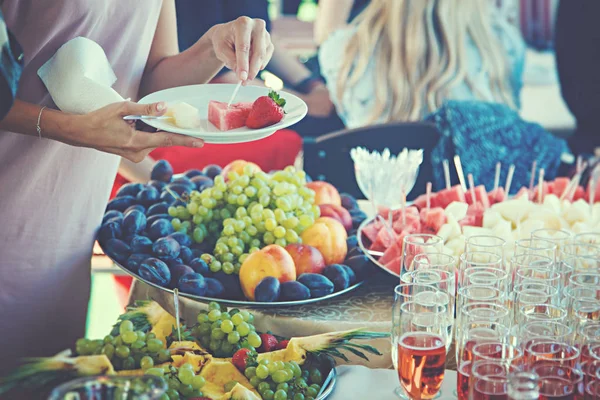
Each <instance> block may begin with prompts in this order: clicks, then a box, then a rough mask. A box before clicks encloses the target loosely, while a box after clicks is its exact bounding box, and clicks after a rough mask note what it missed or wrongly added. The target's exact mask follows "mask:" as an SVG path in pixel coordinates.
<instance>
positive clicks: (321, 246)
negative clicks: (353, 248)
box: [302, 217, 348, 265]
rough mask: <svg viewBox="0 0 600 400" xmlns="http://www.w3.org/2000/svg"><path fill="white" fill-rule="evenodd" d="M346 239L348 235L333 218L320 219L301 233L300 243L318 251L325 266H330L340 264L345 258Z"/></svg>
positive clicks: (346, 249)
mask: <svg viewBox="0 0 600 400" xmlns="http://www.w3.org/2000/svg"><path fill="white" fill-rule="evenodd" d="M347 237H348V234H347V233H346V230H345V229H344V226H343V225H342V224H341V223H340V222H338V221H336V220H335V219H333V218H329V217H321V218H319V219H317V220H316V221H315V223H314V224H313V226H311V227H310V228H308V229H307V230H305V231H304V232H303V233H302V243H303V244H305V245H309V246H313V247H315V248H316V249H317V250H319V251H320V252H321V254H322V255H323V258H324V259H325V264H327V265H331V264H338V263H341V262H343V261H344V259H345V258H346V253H348V246H347V244H346V239H347Z"/></svg>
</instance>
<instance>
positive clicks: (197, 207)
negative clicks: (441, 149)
mask: <svg viewBox="0 0 600 400" xmlns="http://www.w3.org/2000/svg"><path fill="white" fill-rule="evenodd" d="M308 180H310V179H308ZM365 218H366V215H365V214H364V213H363V212H362V211H360V210H359V209H358V205H357V202H356V200H355V199H354V198H352V197H351V196H349V195H345V194H342V195H340V194H339V193H338V191H337V190H336V188H335V187H334V186H333V185H331V184H329V183H327V182H310V181H309V182H307V176H306V174H305V173H304V172H303V171H297V170H296V169H295V168H293V167H287V168H286V169H285V170H282V171H274V172H272V173H270V174H267V173H265V172H263V171H261V170H260V168H259V167H258V166H257V165H256V164H253V163H249V162H246V161H241V160H238V161H234V162H232V163H231V164H229V165H227V166H226V167H225V168H223V169H221V168H220V167H218V166H216V165H210V166H207V167H206V168H204V170H202V171H199V170H192V171H187V172H186V173H185V174H183V175H179V176H174V175H173V169H172V168H171V166H170V165H169V164H168V163H167V162H166V161H164V160H161V161H158V162H157V163H156V165H155V167H154V169H153V171H152V180H151V181H150V182H148V183H147V184H140V183H130V184H126V185H124V186H122V187H121V188H120V189H119V191H118V192H117V195H116V197H115V198H114V199H113V200H111V201H110V202H109V203H108V205H107V208H106V213H105V215H104V218H103V221H102V225H101V227H100V229H99V231H98V242H99V243H100V246H101V248H102V250H103V251H104V253H105V254H106V255H107V256H108V257H110V258H111V259H112V260H113V261H114V262H115V263H116V264H117V265H118V266H119V267H121V268H122V269H123V270H124V271H125V272H127V273H128V274H130V275H132V276H134V277H135V278H137V279H139V280H141V281H143V282H145V283H147V284H149V285H151V286H154V287H157V288H160V289H162V290H166V291H174V289H178V291H179V293H180V295H182V296H185V297H188V298H191V299H195V300H198V301H203V302H209V301H220V302H222V303H225V304H229V305H243V306H255V307H269V306H287V305H293V304H304V303H308V302H314V301H321V300H324V299H328V298H331V297H334V296H339V295H341V294H343V293H347V292H349V291H351V290H353V289H355V288H356V287H358V286H359V285H360V284H362V282H363V281H364V280H365V279H366V278H367V277H368V276H369V271H370V268H372V267H371V265H370V262H369V261H368V259H367V258H366V257H365V256H364V255H363V254H362V252H361V251H360V249H359V248H358V244H357V239H356V229H357V228H358V226H359V225H360V224H361V223H362V221H363V220H364V219H365Z"/></svg>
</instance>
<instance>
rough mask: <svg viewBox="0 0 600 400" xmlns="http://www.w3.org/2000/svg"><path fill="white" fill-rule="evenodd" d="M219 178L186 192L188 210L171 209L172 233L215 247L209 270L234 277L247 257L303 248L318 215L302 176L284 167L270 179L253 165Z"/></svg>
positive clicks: (180, 207) (185, 208) (311, 191)
mask: <svg viewBox="0 0 600 400" xmlns="http://www.w3.org/2000/svg"><path fill="white" fill-rule="evenodd" d="M227 178H228V180H227V181H225V177H223V176H221V175H218V176H216V177H215V179H214V186H212V187H210V188H207V189H205V190H203V191H202V192H198V191H193V192H192V193H190V196H189V202H188V203H187V205H186V206H183V205H180V206H176V207H175V206H172V207H169V210H168V212H169V215H171V216H172V217H173V220H172V221H171V223H172V224H173V228H174V229H175V230H177V231H180V232H185V233H187V234H188V235H190V237H191V238H192V239H193V241H194V242H196V243H209V244H210V245H213V243H214V251H213V255H214V258H213V259H211V263H210V264H209V265H210V269H211V271H213V272H218V271H221V270H222V271H223V272H224V273H226V274H234V273H235V274H238V273H239V270H240V267H241V265H242V263H243V262H244V260H245V259H246V258H247V257H248V255H249V254H250V253H253V252H255V251H258V250H260V249H261V248H262V247H264V246H266V245H270V244H277V245H280V246H283V247H285V246H286V245H288V244H290V243H301V241H302V239H301V237H300V235H301V234H302V232H303V231H304V230H306V229H307V228H309V227H310V226H312V225H313V224H314V222H315V220H316V219H317V218H318V217H319V216H320V210H319V207H318V206H316V205H315V192H314V191H313V190H312V189H310V188H308V187H306V174H305V173H304V171H299V170H296V169H295V168H294V167H291V166H290V167H286V168H285V169H284V170H281V171H277V172H275V173H274V174H272V175H269V174H267V173H265V172H263V171H255V170H254V169H253V168H252V167H251V166H246V167H245V168H244V171H243V174H242V175H238V174H237V173H236V172H231V173H230V174H229V175H228V177H227Z"/></svg>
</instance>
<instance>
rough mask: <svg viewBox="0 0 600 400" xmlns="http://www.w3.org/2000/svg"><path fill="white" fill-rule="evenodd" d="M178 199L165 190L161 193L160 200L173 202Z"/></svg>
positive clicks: (168, 202)
mask: <svg viewBox="0 0 600 400" xmlns="http://www.w3.org/2000/svg"><path fill="white" fill-rule="evenodd" d="M176 200H177V199H176V198H175V196H173V195H172V194H171V193H169V192H167V191H166V190H163V191H162V193H161V194H160V201H162V202H165V203H167V204H173V203H174V202H175V201H176Z"/></svg>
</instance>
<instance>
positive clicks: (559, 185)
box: [548, 177, 571, 198]
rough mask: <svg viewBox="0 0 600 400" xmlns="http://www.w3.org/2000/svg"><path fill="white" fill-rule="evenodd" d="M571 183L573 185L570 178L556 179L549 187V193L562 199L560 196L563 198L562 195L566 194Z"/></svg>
mask: <svg viewBox="0 0 600 400" xmlns="http://www.w3.org/2000/svg"><path fill="white" fill-rule="evenodd" d="M570 183H571V180H570V179H569V178H564V177H560V178H556V179H555V180H554V182H551V183H550V185H549V187H548V192H549V193H552V194H555V195H556V196H557V197H558V198H560V196H562V194H563V193H564V192H565V190H567V188H568V187H569V184H570Z"/></svg>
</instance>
